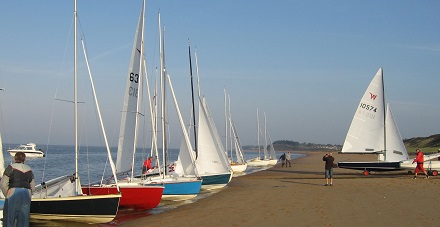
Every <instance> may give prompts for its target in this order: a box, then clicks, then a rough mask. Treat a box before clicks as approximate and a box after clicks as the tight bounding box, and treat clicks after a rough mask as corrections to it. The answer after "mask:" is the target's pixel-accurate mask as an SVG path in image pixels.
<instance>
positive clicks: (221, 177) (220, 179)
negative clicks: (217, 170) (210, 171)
mask: <svg viewBox="0 0 440 227" xmlns="http://www.w3.org/2000/svg"><path fill="white" fill-rule="evenodd" d="M231 175H232V174H231V173H225V174H218V175H209V176H201V177H202V179H203V183H202V185H212V184H227V183H229V181H230V180H231Z"/></svg>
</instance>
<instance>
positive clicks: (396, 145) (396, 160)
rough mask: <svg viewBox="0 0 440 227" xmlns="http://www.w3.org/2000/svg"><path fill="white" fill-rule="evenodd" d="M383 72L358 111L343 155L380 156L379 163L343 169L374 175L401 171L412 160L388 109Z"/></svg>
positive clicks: (342, 164) (351, 164)
mask: <svg viewBox="0 0 440 227" xmlns="http://www.w3.org/2000/svg"><path fill="white" fill-rule="evenodd" d="M384 94H385V92H384V83H383V70H382V68H380V69H379V70H378V71H377V73H376V75H375V76H374V78H373V80H372V81H371V83H370V85H369V86H368V88H367V90H366V91H365V93H364V95H363V96H362V99H361V101H360V103H359V105H358V107H357V110H356V113H355V115H354V117H353V121H352V123H351V125H350V128H349V130H348V133H347V137H346V138H345V142H344V145H343V147H342V150H341V152H340V153H342V154H376V155H377V161H372V162H339V163H338V167H339V168H346V169H357V170H363V171H364V175H369V173H370V171H396V170H401V169H402V167H401V166H400V164H401V162H402V161H406V160H408V153H407V151H406V148H405V146H404V144H403V140H402V137H401V135H400V132H399V129H398V128H397V124H396V122H395V121H394V118H393V115H392V113H391V109H390V107H389V104H388V105H385V97H384Z"/></svg>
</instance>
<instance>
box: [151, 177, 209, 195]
mask: <svg viewBox="0 0 440 227" xmlns="http://www.w3.org/2000/svg"><path fill="white" fill-rule="evenodd" d="M158 185H162V184H158ZM162 186H163V187H164V190H163V195H195V194H199V192H200V188H201V187H202V180H197V181H165V182H163V185H162Z"/></svg>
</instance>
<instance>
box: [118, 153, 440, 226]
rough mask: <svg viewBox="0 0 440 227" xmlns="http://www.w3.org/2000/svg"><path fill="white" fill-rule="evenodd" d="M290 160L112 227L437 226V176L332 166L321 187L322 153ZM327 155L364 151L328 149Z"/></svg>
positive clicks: (350, 157) (352, 157)
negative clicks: (285, 164)
mask: <svg viewBox="0 0 440 227" xmlns="http://www.w3.org/2000/svg"><path fill="white" fill-rule="evenodd" d="M303 154H306V156H304V157H301V158H297V159H294V160H293V161H292V167H290V168H286V167H284V168H281V165H280V164H278V165H276V166H275V167H273V168H270V169H268V170H265V171H260V172H257V173H253V174H250V175H246V176H241V177H236V178H233V179H232V180H231V182H230V183H229V184H228V186H227V187H226V188H225V189H223V190H222V191H220V192H218V193H216V194H213V195H211V196H209V197H207V198H204V199H200V200H198V201H197V202H195V203H192V204H188V205H183V206H180V207H178V208H177V209H173V210H169V211H166V212H163V213H160V214H155V215H151V216H148V217H142V218H138V219H135V220H131V221H127V222H124V223H122V224H121V225H120V226H167V227H172V226H271V225H278V226H281V225H285V226H438V225H439V223H440V215H438V213H439V208H440V205H439V201H440V199H439V194H438V190H439V189H440V177H439V176H437V177H431V178H430V179H423V178H422V177H420V178H418V179H415V180H414V179H412V175H408V174H407V173H406V171H398V172H388V173H377V172H372V174H371V175H370V176H363V174H362V172H361V171H356V170H346V169H339V168H336V169H335V170H334V173H335V176H334V182H333V186H324V184H325V181H324V175H323V174H324V162H323V161H322V156H323V155H324V153H323V152H303ZM333 156H334V157H335V159H336V160H335V161H336V162H338V161H368V160H371V156H367V155H365V156H363V155H346V154H344V155H341V154H337V153H333Z"/></svg>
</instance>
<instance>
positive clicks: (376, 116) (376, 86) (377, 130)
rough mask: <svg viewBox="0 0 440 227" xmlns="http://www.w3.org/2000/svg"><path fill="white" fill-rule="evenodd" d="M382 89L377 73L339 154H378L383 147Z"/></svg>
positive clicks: (379, 76)
mask: <svg viewBox="0 0 440 227" xmlns="http://www.w3.org/2000/svg"><path fill="white" fill-rule="evenodd" d="M384 113H385V104H384V89H383V74H382V68H380V69H379V71H377V73H376V75H375V76H374V78H373V80H372V81H371V83H370V85H369V86H368V88H367V90H366V91H365V93H364V95H363V96H362V99H361V101H360V103H359V105H358V107H357V109H356V113H355V115H354V117H353V121H352V122H351V125H350V129H349V130H348V133H347V137H346V138H345V142H344V145H343V147H342V151H341V153H380V152H382V151H383V150H384V149H385V147H384V140H383V138H384V117H385V116H384V115H385V114H384Z"/></svg>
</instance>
